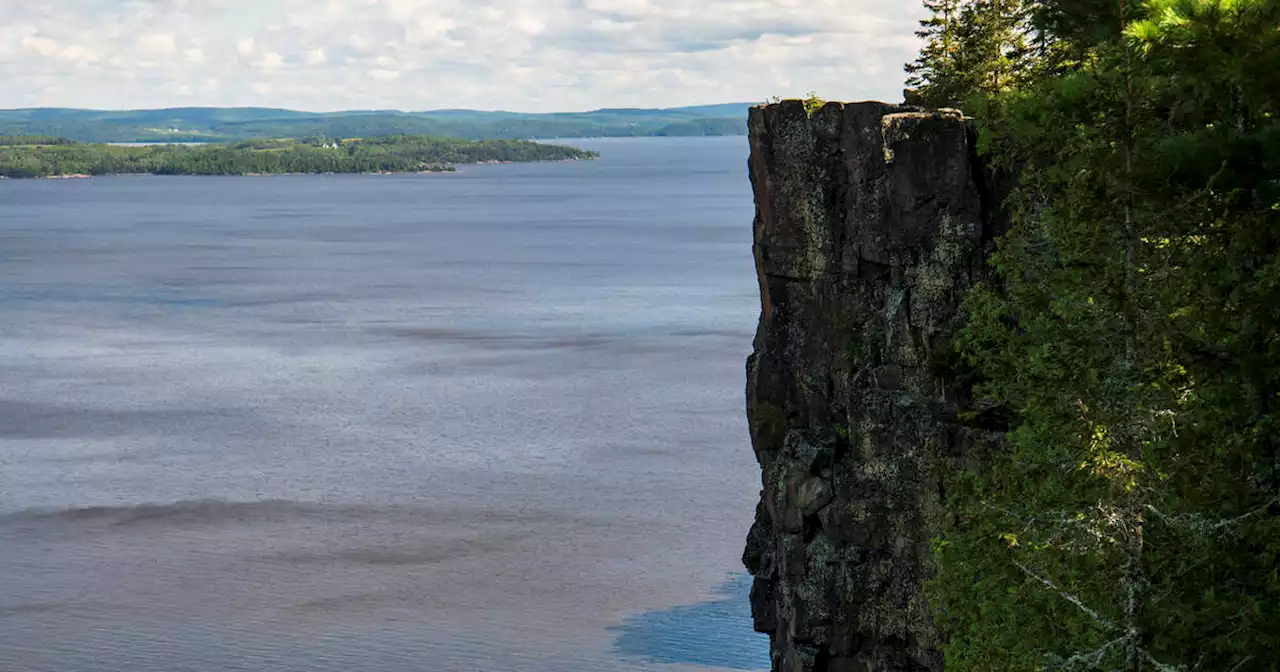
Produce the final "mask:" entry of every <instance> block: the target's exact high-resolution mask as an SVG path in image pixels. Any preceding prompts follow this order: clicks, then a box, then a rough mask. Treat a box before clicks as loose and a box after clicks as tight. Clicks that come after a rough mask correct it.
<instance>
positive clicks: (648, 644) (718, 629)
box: [610, 574, 769, 670]
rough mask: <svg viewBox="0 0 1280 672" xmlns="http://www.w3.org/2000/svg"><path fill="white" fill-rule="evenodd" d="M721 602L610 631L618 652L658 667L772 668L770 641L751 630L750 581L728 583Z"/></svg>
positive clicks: (641, 617) (646, 617) (661, 613)
mask: <svg viewBox="0 0 1280 672" xmlns="http://www.w3.org/2000/svg"><path fill="white" fill-rule="evenodd" d="M718 592H719V593H720V595H721V596H723V597H722V599H717V600H711V601H708V602H700V603H698V604H693V605H689V606H683V607H674V608H672V609H661V610H657V611H649V612H645V613H642V614H636V615H634V616H630V617H628V618H627V619H626V620H624V621H623V622H622V624H621V625H619V626H617V627H615V628H611V629H610V630H611V631H612V632H613V633H614V634H615V635H616V639H615V640H614V650H615V651H617V652H618V653H620V654H622V655H624V656H628V657H634V658H639V659H642V660H644V661H645V662H648V663H658V664H684V665H698V666H703V667H715V668H723V669H731V670H767V669H769V638H768V637H767V636H765V635H757V634H753V633H752V631H751V605H750V602H749V600H748V595H749V594H750V592H751V577H750V576H747V575H745V574H742V575H737V576H735V577H734V578H732V579H730V580H729V581H728V582H726V583H725V584H724V585H723V586H721V587H720V589H719V591H718Z"/></svg>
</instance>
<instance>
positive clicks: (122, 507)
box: [0, 138, 768, 672]
mask: <svg viewBox="0 0 1280 672" xmlns="http://www.w3.org/2000/svg"><path fill="white" fill-rule="evenodd" d="M583 144H584V145H586V146H590V147H593V148H597V149H600V150H601V151H602V152H603V153H604V158H603V159H602V160H601V161H598V162H584V163H564V164H546V165H507V166H478V167H470V168H466V169H465V170H463V171H462V172H460V173H458V174H455V175H425V176H418V175H413V176H317V177H292V176H282V177H270V178H178V177H171V178H160V177H136V178H109V179H95V180H83V181H79V180H76V181H32V182H25V181H8V182H0V670H5V671H6V672H7V671H8V670H14V671H27V670H30V671H44V670H49V671H51V672H52V671H57V672H69V671H70V672H74V671H77V670H94V671H99V670H101V671H104V672H177V671H191V672H215V671H217V672H220V671H222V670H255V671H256V670H290V671H292V670H297V671H299V672H302V671H306V672H327V671H329V670H333V671H335V672H337V671H339V670H341V671H342V672H350V671H356V670H370V671H375V672H393V671H394V672H399V671H402V670H403V671H408V670H442V671H445V672H449V671H452V670H548V671H551V670H556V671H557V672H562V671H574V670H584V671H585V670H592V671H599V670H606V671H607V670H637V669H646V668H650V667H661V668H662V669H673V670H674V669H690V670H692V669H708V668H713V667H723V668H732V669H750V668H752V667H767V665H768V660H767V651H765V649H766V648H767V647H765V646H764V642H763V641H762V640H761V639H760V638H759V637H758V636H757V635H754V634H752V633H751V632H750V621H749V619H748V618H747V616H746V614H747V606H746V598H745V595H744V594H743V591H742V588H743V587H744V585H745V584H743V583H742V582H741V579H735V580H730V579H731V575H732V573H734V572H739V571H740V564H739V561H738V557H739V554H740V551H741V546H742V541H743V537H744V535H745V532H746V529H747V526H748V524H749V518H750V515H751V513H752V511H753V505H754V498H755V496H756V493H757V490H758V483H759V476H758V473H757V471H756V469H755V465H754V462H753V459H752V456H751V450H750V447H749V445H748V442H747V436H746V427H745V420H744V417H743V412H742V389H743V360H744V357H745V356H746V354H747V353H748V352H749V350H750V342H751V333H752V330H753V328H754V322H755V316H756V313H757V311H758V301H757V299H756V285H755V281H754V275H753V269H752V265H751V255H750V237H751V216H752V211H751V198H750V193H749V187H748V184H747V180H746V175H745V158H746V153H747V150H746V146H745V142H744V140H743V139H742V138H711V139H670V140H667V139H626V140H604V141H592V142H584V143H583ZM726 581H729V583H728V584H727V585H726ZM762 647H763V648H762ZM762 652H763V653H762Z"/></svg>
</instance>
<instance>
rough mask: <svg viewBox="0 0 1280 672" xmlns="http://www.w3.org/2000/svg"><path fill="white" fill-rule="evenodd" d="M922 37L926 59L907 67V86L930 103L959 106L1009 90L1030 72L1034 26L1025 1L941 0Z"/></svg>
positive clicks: (931, 4)
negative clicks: (1031, 29) (1030, 32)
mask: <svg viewBox="0 0 1280 672" xmlns="http://www.w3.org/2000/svg"><path fill="white" fill-rule="evenodd" d="M925 6H926V7H927V8H928V9H929V10H930V12H931V16H930V18H928V19H926V20H924V21H921V30H920V31H918V32H917V33H916V35H917V36H918V37H920V38H922V39H924V40H925V46H924V47H923V48H922V50H921V52H920V57H919V58H918V59H917V60H916V61H914V62H912V63H909V64H908V65H907V66H906V70H907V73H908V74H909V75H910V77H909V78H908V79H907V85H908V86H912V87H917V88H918V91H917V94H918V96H919V97H920V98H921V100H922V101H923V102H924V103H925V104H926V105H931V106H936V107H943V106H959V105H962V104H964V103H966V102H969V99H971V98H972V97H974V96H989V95H992V94H995V93H998V92H1000V91H1003V90H1006V89H1009V88H1011V87H1013V86H1015V85H1017V84H1019V83H1021V82H1022V81H1023V80H1025V78H1026V76H1027V74H1028V66H1029V65H1030V60H1029V57H1030V54H1031V52H1030V50H1029V49H1028V46H1027V35H1028V29H1029V24H1028V23H1027V19H1028V15H1027V12H1026V11H1025V9H1024V7H1023V0H964V1H960V0H935V1H932V2H926V3H925Z"/></svg>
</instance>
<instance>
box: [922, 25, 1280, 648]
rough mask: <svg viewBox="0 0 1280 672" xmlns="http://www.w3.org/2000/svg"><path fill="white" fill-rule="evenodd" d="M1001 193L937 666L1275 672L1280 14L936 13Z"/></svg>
mask: <svg viewBox="0 0 1280 672" xmlns="http://www.w3.org/2000/svg"><path fill="white" fill-rule="evenodd" d="M926 6H927V8H928V10H929V15H930V17H929V18H928V19H927V20H926V21H925V22H924V23H923V25H922V27H921V32H920V35H921V37H923V38H924V39H925V47H924V48H923V50H922V51H921V53H920V55H919V58H918V60H916V61H915V62H913V63H911V64H910V65H908V72H909V74H910V75H911V80H910V84H909V85H910V86H912V87H914V89H915V90H914V91H912V92H909V98H912V99H914V100H918V101H919V102H920V103H922V104H927V105H931V106H943V107H958V108H961V109H962V110H964V111H965V112H966V113H967V114H968V115H970V116H972V117H973V118H974V119H975V123H976V125H977V127H978V129H979V130H978V133H979V135H978V137H979V151H980V152H981V154H982V156H983V158H984V163H985V164H986V165H987V166H988V167H989V169H990V171H991V173H992V176H991V178H992V181H993V183H994V184H998V185H1001V186H1002V189H1001V191H1002V192H1004V193H1006V194H1007V198H1006V199H1005V200H1004V201H1003V208H1002V218H1003V219H1004V220H1005V223H1006V225H1007V228H1006V229H1005V233H1004V234H1003V236H1002V238H1001V240H1000V241H999V244H998V249H997V250H996V252H995V255H994V258H993V266H994V279H993V280H992V281H990V282H988V283H986V284H984V285H982V286H980V287H978V288H977V289H976V290H974V291H973V292H972V293H971V294H970V295H969V296H968V298H967V303H966V308H967V321H966V324H965V325H964V327H963V330H962V333H961V335H960V338H959V339H958V341H957V349H958V354H959V355H960V356H961V359H962V361H963V369H962V374H963V375H964V376H965V378H966V379H968V380H970V381H972V383H973V386H974V387H973V390H974V394H975V401H974V402H973V404H972V406H971V407H970V408H969V410H968V411H966V412H965V413H964V414H963V415H962V418H961V419H962V421H963V422H971V423H975V424H984V423H985V425H984V426H990V425H991V424H992V423H996V425H997V427H1002V428H1003V430H1007V433H1005V434H1004V435H1005V436H1006V440H1005V442H1004V443H1003V444H1001V445H999V446H997V447H995V448H994V449H993V450H992V451H991V452H992V454H991V455H983V456H980V459H972V460H970V462H972V464H965V465H960V466H957V467H955V468H954V469H951V470H950V473H949V474H948V476H947V480H946V485H947V489H946V490H947V496H948V497H949V503H950V509H949V511H950V512H951V513H952V514H953V515H952V516H950V517H949V521H948V523H947V528H946V530H945V531H944V533H943V534H942V535H940V536H939V537H938V538H936V539H935V542H934V549H935V552H936V558H937V575H936V578H935V580H934V581H933V582H932V584H931V585H930V587H929V594H930V598H931V601H932V606H933V609H934V611H935V614H936V619H937V622H938V623H939V625H940V627H941V628H942V629H943V631H944V632H945V634H946V636H947V644H946V645H945V654H946V666H947V669H948V671H949V672H950V671H956V672H965V671H973V672H988V671H991V670H1001V671H1014V672H1016V671H1021V670H1027V671H1030V670H1079V671H1084V670H1100V671H1102V670H1116V671H1120V670H1124V671H1133V672H1136V671H1138V670H1153V671H1156V672H1174V671H1178V672H1191V671H1194V670H1204V671H1221V672H1246V671H1255V670H1258V671H1262V670H1270V671H1273V672H1274V671H1275V670H1278V669H1280V120H1278V119H1277V115H1278V114H1280V0H1147V1H1146V2H1136V1H1134V0H967V1H963V0H929V1H928V2H926Z"/></svg>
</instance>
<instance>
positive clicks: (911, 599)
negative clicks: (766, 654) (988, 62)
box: [744, 101, 995, 672]
mask: <svg viewBox="0 0 1280 672" xmlns="http://www.w3.org/2000/svg"><path fill="white" fill-rule="evenodd" d="M749 127H750V135H751V159H750V172H751V182H752V185H753V187H754V190H755V198H756V206H757V214H756V219H755V259H756V268H757V272H758V274H759V279H760V297H761V316H760V326H759V330H758V332H757V335H756V341H755V352H754V353H753V354H752V355H751V358H750V359H749V360H748V365H747V410H748V417H749V420H750V427H751V439H752V444H753V447H754V449H755V454H756V457H757V459H758V460H759V462H760V466H761V470H762V472H763V485H764V487H763V492H762V494H761V502H760V505H759V507H758V508H757V513H756V522H755V524H754V526H753V527H752V529H751V531H750V533H749V535H748V539H747V550H746V553H745V555H744V562H745V563H746V565H747V568H748V569H749V570H750V571H751V573H752V574H753V575H754V576H755V583H754V586H753V589H752V595H751V602H752V612H753V614H754V617H755V626H756V629H757V630H759V631H761V632H766V633H768V634H769V635H770V637H771V640H772V651H773V668H774V669H775V670H780V671H785V672H809V671H818V670H836V671H839V672H854V671H857V672H879V671H882V670H940V669H941V668H942V661H941V655H940V654H939V653H938V651H937V646H938V643H939V642H938V638H937V636H936V633H935V630H934V628H933V627H932V624H931V620H930V618H929V611H928V606H927V604H926V602H925V599H924V595H923V583H924V582H925V581H927V579H928V577H929V576H930V573H931V551H930V540H931V538H932V537H933V536H934V534H935V532H936V531H937V529H938V525H939V523H940V521H941V520H942V516H943V515H944V514H943V512H942V509H941V503H942V496H943V493H942V492H941V485H940V482H939V478H938V472H939V465H940V464H945V462H946V461H947V460H953V459H956V458H958V457H959V456H961V455H963V454H964V452H965V451H966V446H967V445H968V444H969V443H971V442H973V441H974V440H975V439H976V437H975V436H974V435H973V432H975V431H976V430H972V429H969V428H966V427H961V426H959V425H958V424H957V423H956V422H955V418H956V416H957V411H958V409H959V408H960V406H961V405H962V403H963V402H964V399H963V397H964V390H963V389H962V387H961V386H960V385H959V384H958V383H957V382H956V381H955V380H953V377H954V376H953V375H952V374H951V373H950V370H949V365H950V362H951V361H952V357H953V355H952V352H953V347H952V334H953V332H954V330H955V328H956V325H957V319H958V314H959V310H960V302H961V300H962V298H963V296H964V294H965V292H966V291H967V290H968V289H969V288H970V287H971V286H972V285H973V284H974V283H975V282H977V281H978V280H979V279H981V277H982V275H983V274H984V273H986V272H987V270H986V269H987V265H986V263H985V256H986V254H987V253H988V252H989V249H990V247H991V244H990V242H991V239H992V238H993V229H994V228H995V227H994V225H993V223H992V217H991V216H990V213H991V210H992V209H991V208H990V207H988V202H989V199H987V198H985V197H984V186H983V174H982V171H981V170H980V168H979V166H978V163H977V158H976V154H975V152H974V150H973V135H972V130H971V127H970V125H969V123H968V122H967V121H966V120H965V119H964V118H963V117H962V116H961V115H960V113H959V112H955V111H950V110H941V111H924V110H921V109H920V108H914V107H902V106H893V105H888V104H883V103H851V104H840V103H828V104H826V105H825V106H824V107H822V108H821V109H820V110H817V111H815V112H814V113H813V114H812V116H811V115H810V114H808V113H807V112H806V111H805V109H804V106H803V104H802V103H801V102H800V101H784V102H782V103H779V104H775V105H768V106H764V107H758V108H755V109H752V110H751V116H750V121H749Z"/></svg>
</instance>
